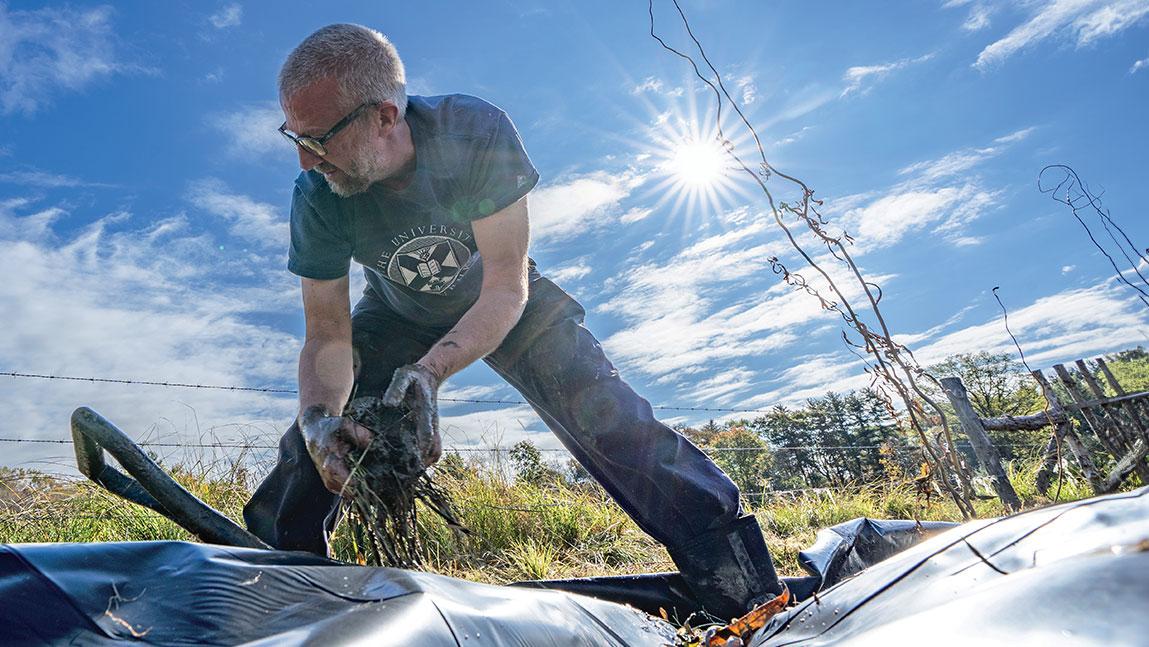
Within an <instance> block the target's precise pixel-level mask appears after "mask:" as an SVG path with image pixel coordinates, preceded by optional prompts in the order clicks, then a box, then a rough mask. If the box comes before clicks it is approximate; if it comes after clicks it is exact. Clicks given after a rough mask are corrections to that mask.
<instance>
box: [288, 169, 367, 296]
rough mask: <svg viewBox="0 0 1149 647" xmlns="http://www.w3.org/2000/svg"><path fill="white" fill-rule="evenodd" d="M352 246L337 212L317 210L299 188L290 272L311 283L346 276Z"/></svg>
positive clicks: (293, 206)
mask: <svg viewBox="0 0 1149 647" xmlns="http://www.w3.org/2000/svg"><path fill="white" fill-rule="evenodd" d="M352 251H353V244H352V241H351V237H350V235H349V233H348V227H347V223H346V222H340V219H339V211H338V209H337V208H330V209H316V208H315V206H314V205H313V204H312V203H311V202H310V201H309V200H308V199H307V196H306V195H305V194H304V192H303V190H302V189H300V188H299V186H296V187H295V192H294V193H293V194H292V196H291V247H290V249H289V250H288V253H287V269H288V270H289V271H290V272H291V273H292V274H296V275H298V276H302V277H306V278H309V279H318V280H330V279H337V278H340V277H342V276H346V275H347V272H348V271H349V270H350V268H351V254H352Z"/></svg>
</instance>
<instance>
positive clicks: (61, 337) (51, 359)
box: [0, 200, 299, 462]
mask: <svg viewBox="0 0 1149 647" xmlns="http://www.w3.org/2000/svg"><path fill="white" fill-rule="evenodd" d="M67 214H68V211H67V209H66V208H64V207H58V206H47V207H43V206H38V205H37V203H36V202H35V201H31V200H8V201H6V202H4V203H3V204H2V205H0V272H2V273H3V274H4V276H5V277H6V280H5V281H4V282H3V284H2V285H0V309H3V311H5V312H13V313H19V316H16V317H10V318H9V319H7V320H6V322H5V334H4V335H2V336H0V357H3V358H4V364H5V365H6V366H9V367H12V369H16V368H18V369H19V370H22V371H26V372H34V373H53V374H65V375H81V376H94V377H111V378H130V379H143V380H167V381H177V382H188V383H196V384H223V385H241V386H274V387H280V388H283V387H285V386H290V385H292V384H293V382H294V362H295V354H296V352H297V351H298V348H299V340H298V339H297V338H295V337H293V336H291V335H288V334H285V333H282V332H278V331H275V330H273V329H270V328H268V327H266V326H265V325H261V324H259V323H256V319H255V317H254V315H255V314H256V313H259V312H263V311H267V310H280V309H283V308H285V307H288V304H289V303H290V304H294V302H295V299H296V295H295V292H296V291H297V290H298V288H297V287H296V286H295V284H294V282H293V281H291V280H290V279H289V277H287V276H286V273H285V272H282V271H281V270H280V273H281V274H282V279H278V278H276V276H277V275H276V274H272V273H271V270H272V269H275V270H279V268H278V267H276V268H273V267H272V266H271V265H270V264H267V265H266V266H265V267H264V268H263V269H264V271H265V274H264V275H263V276H264V280H263V282H261V283H260V284H259V285H257V286H254V287H241V286H234V285H232V283H233V281H234V276H235V275H236V273H237V269H238V268H239V266H241V265H246V264H250V263H251V262H252V261H251V259H249V258H235V257H233V256H230V255H226V254H224V253H221V252H220V251H219V250H218V248H217V245H216V243H215V241H214V240H213V239H212V238H211V237H210V236H208V235H206V234H204V233H202V232H197V231H196V230H195V229H194V228H193V227H192V226H191V224H190V223H189V221H188V220H187V219H186V218H185V217H183V216H179V215H176V216H171V217H166V218H165V217H149V218H146V219H144V220H145V222H144V223H142V224H139V225H133V223H135V222H136V221H137V219H136V217H135V216H133V215H132V214H128V213H113V214H108V215H106V216H103V217H100V218H97V219H96V220H95V222H93V223H92V224H90V225H88V226H86V227H84V228H82V229H79V230H76V231H73V232H71V233H64V232H63V231H62V230H56V229H55V228H54V227H53V222H55V221H57V220H59V219H60V218H62V217H63V216H64V215H67ZM30 220H32V221H33V222H29V221H30ZM62 271H64V272H66V276H67V280H61V272H62ZM269 277H270V278H269ZM225 285H226V286H231V287H229V288H228V289H222V288H223V286H225ZM289 291H290V292H289ZM288 295H290V297H288ZM81 404H83V405H88V406H92V407H93V408H95V409H96V410H98V411H100V412H101V413H103V414H104V415H106V416H108V417H109V418H110V419H112V420H113V421H114V422H116V423H117V424H119V425H120V426H121V428H123V429H124V430H125V431H127V432H129V433H130V434H131V435H133V436H137V437H138V436H140V435H143V434H144V433H145V432H146V431H147V430H149V429H151V428H153V427H155V426H156V425H160V426H161V427H162V428H166V429H170V430H172V431H173V432H175V431H178V432H179V433H180V434H181V436H182V439H183V440H190V439H192V438H195V437H197V436H209V435H210V434H211V433H213V430H214V433H217V434H218V435H221V436H224V437H230V438H234V437H236V436H238V435H242V434H244V433H247V432H250V431H251V430H253V429H256V428H258V429H260V430H263V431H264V432H267V433H268V434H270V435H272V436H274V435H276V434H277V432H278V431H282V429H281V428H282V427H283V426H284V425H285V424H286V422H287V421H289V420H290V417H291V412H292V411H293V410H294V408H295V404H294V398H293V397H292V396H290V395H288V396H283V395H273V394H267V393H262V394H260V393H238V392H224V391H209V390H199V389H182V390H174V389H159V388H156V387H131V386H124V385H100V384H90V383H88V384H86V383H62V382H43V381H32V380H12V381H10V382H6V383H5V384H4V388H3V390H2V395H0V406H3V408H4V410H5V411H6V415H8V416H11V417H12V419H16V420H20V421H21V425H20V428H19V430H15V431H16V433H17V434H20V435H22V436H24V437H29V438H45V437H51V438H59V437H61V436H63V435H66V430H67V420H68V416H69V414H70V412H71V410H72V408H74V407H76V406H78V405H81ZM196 420H198V423H197V422H196ZM185 421H186V422H185ZM185 424H186V426H185ZM265 440H266V438H265ZM32 450H37V448H36V447H31V448H26V447H22V446H21V447H15V448H11V449H6V450H5V451H6V452H15V454H6V456H5V460H6V461H12V462H19V461H20V457H19V456H18V455H16V454H20V453H25V454H26V455H30V454H29V452H31V451H32Z"/></svg>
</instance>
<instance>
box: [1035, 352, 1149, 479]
mask: <svg viewBox="0 0 1149 647" xmlns="http://www.w3.org/2000/svg"><path fill="white" fill-rule="evenodd" d="M1083 364H1084V362H1083ZM1053 370H1054V372H1056V373H1057V377H1058V378H1060V379H1061V383H1062V384H1064V385H1065V388H1066V390H1068V391H1069V395H1070V397H1072V398H1073V401H1074V403H1075V404H1076V405H1077V406H1076V408H1077V410H1078V411H1080V412H1081V415H1082V416H1083V417H1084V418H1085V419H1086V420H1087V421H1088V422H1089V425H1090V426H1091V427H1093V432H1094V433H1095V434H1097V438H1098V439H1099V440H1100V441H1101V444H1102V445H1104V446H1105V448H1106V449H1107V450H1108V451H1109V453H1110V454H1111V455H1112V456H1113V460H1114V461H1117V462H1118V463H1120V462H1121V460H1122V459H1123V458H1125V457H1126V456H1127V455H1129V454H1130V453H1132V452H1133V451H1134V444H1133V443H1128V442H1126V439H1125V438H1124V434H1123V433H1122V430H1121V426H1120V423H1119V422H1117V421H1116V419H1115V418H1114V417H1113V416H1112V415H1111V414H1112V412H1111V411H1108V410H1106V409H1105V408H1104V407H1103V406H1098V407H1097V410H1094V409H1093V407H1091V406H1090V404H1091V403H1090V402H1089V401H1088V398H1086V397H1085V394H1084V393H1082V392H1081V391H1080V386H1079V385H1078V384H1077V381H1076V380H1074V379H1073V376H1072V375H1070V374H1069V371H1067V370H1066V369H1065V366H1063V365H1061V364H1054V365H1053ZM1090 377H1092V376H1090ZM1082 379H1085V375H1084V374H1083V375H1082ZM1133 470H1134V471H1136V472H1137V475H1138V476H1140V477H1141V480H1142V481H1143V482H1149V466H1146V465H1145V462H1144V461H1137V462H1135V463H1133Z"/></svg>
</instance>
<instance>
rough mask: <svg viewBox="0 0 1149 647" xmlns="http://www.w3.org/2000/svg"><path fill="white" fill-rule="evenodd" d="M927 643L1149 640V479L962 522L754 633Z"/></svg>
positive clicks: (760, 638)
mask: <svg viewBox="0 0 1149 647" xmlns="http://www.w3.org/2000/svg"><path fill="white" fill-rule="evenodd" d="M851 523H854V522H851ZM910 523H912V522H910ZM839 548H840V546H839ZM829 552H837V551H820V553H819V554H820V555H823V556H824V555H826V554H828V553H829ZM849 561H850V560H848V559H847V560H845V561H844V562H843V563H844V564H848V562H849ZM811 563H812V564H813V563H814V562H811ZM920 643H925V644H946V645H949V644H958V645H1011V646H1012V647H1020V646H1021V645H1066V644H1069V645H1098V646H1101V645H1105V646H1114V645H1147V644H1149V488H1141V489H1139V490H1135V491H1133V492H1129V493H1124V494H1114V495H1109V496H1105V497H1098V498H1094V499H1087V500H1084V501H1078V502H1074V503H1066V504H1061V505H1057V506H1051V507H1048V508H1043V509H1040V510H1034V511H1031V512H1026V513H1023V514H1018V515H1014V516H1012V517H1003V518H1000V519H991V520H986V521H973V522H970V523H967V524H963V525H961V526H959V527H957V528H954V529H952V530H950V531H948V532H945V533H942V534H940V535H938V536H936V537H933V538H931V539H928V540H926V541H924V542H922V543H920V544H918V545H916V546H913V547H911V548H908V549H907V550H905V551H903V552H901V553H898V554H897V555H895V556H893V557H891V558H889V559H887V560H885V561H883V562H880V563H878V564H875V565H873V566H870V567H869V568H867V569H866V570H864V571H863V572H861V573H859V574H858V575H856V576H855V577H853V578H850V579H847V580H845V581H842V582H840V583H839V584H837V585H834V586H830V587H828V588H825V589H824V590H822V591H821V592H820V593H819V594H818V595H817V596H816V597H815V598H811V599H809V600H807V601H805V602H803V603H802V604H800V605H798V606H797V607H794V608H793V609H791V610H789V611H787V612H785V613H783V614H780V615H778V616H775V617H774V619H773V620H772V621H771V622H770V624H769V625H767V626H766V627H765V628H763V630H761V631H760V632H758V633H757V634H756V635H755V636H754V638H753V639H752V640H750V641H749V643H748V644H749V645H751V647H757V646H767V645H769V646H771V647H773V646H780V645H803V646H812V645H836V646H838V645H847V646H849V645H913V644H920Z"/></svg>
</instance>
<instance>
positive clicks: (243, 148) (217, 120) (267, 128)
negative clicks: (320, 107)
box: [208, 101, 295, 159]
mask: <svg viewBox="0 0 1149 647" xmlns="http://www.w3.org/2000/svg"><path fill="white" fill-rule="evenodd" d="M282 123H283V111H282V110H281V109H280V107H279V104H278V103H276V102H274V101H265V102H262V103H256V104H251V105H247V106H244V107H242V108H240V109H239V110H235V111H233V112H227V113H221V114H217V115H213V116H211V117H209V118H208V125H210V126H211V127H213V128H215V129H216V130H218V131H219V132H220V133H221V134H222V135H223V136H224V138H223V141H225V142H227V144H226V146H227V148H226V151H227V153H228V154H229V155H232V156H233V157H239V158H246V159H253V158H256V157H260V156H263V155H267V154H274V155H277V156H282V157H284V158H287V157H290V156H291V155H292V154H294V152H295V149H294V148H292V145H291V142H289V141H287V140H286V139H284V137H283V135H281V134H279V126H280V125H281V124H282Z"/></svg>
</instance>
